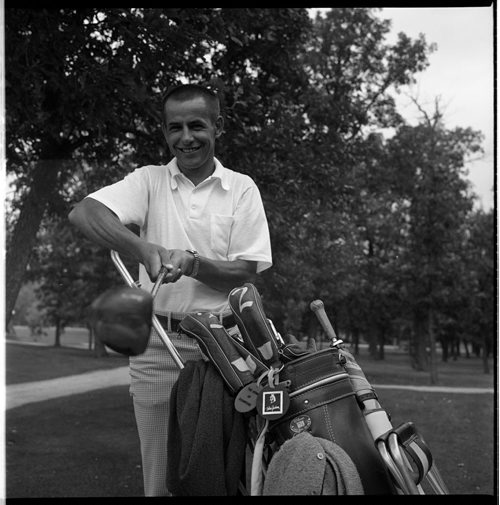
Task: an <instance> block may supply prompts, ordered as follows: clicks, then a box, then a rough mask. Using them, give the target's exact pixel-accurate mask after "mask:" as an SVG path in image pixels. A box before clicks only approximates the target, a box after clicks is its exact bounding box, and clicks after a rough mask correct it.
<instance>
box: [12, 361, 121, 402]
mask: <svg viewBox="0 0 500 505" xmlns="http://www.w3.org/2000/svg"><path fill="white" fill-rule="evenodd" d="M128 383H129V369H128V366H123V367H119V368H113V369H111V370H97V371H94V372H87V373H82V374H78V375H70V376H68V377H59V378H57V379H49V380H44V381H37V382H23V383H21V384H12V385H10V386H6V388H5V389H6V409H7V410H8V409H13V408H15V407H20V406H22V405H26V404H28V403H35V402H42V401H45V400H52V399H53V398H59V397H61V396H69V395H76V394H79V393H85V392H87V391H91V390H93V389H101V388H108V387H112V386H124V385H127V384H128Z"/></svg>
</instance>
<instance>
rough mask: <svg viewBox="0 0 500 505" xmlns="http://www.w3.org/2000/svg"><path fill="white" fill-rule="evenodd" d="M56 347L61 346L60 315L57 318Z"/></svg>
mask: <svg viewBox="0 0 500 505" xmlns="http://www.w3.org/2000/svg"><path fill="white" fill-rule="evenodd" d="M54 347H61V320H60V319H59V318H58V317H57V318H56V335H55V341H54Z"/></svg>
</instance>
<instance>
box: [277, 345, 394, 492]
mask: <svg viewBox="0 0 500 505" xmlns="http://www.w3.org/2000/svg"><path fill="white" fill-rule="evenodd" d="M279 376H280V381H288V380H289V381H290V384H291V385H290V387H289V390H288V393H289V399H290V406H289V407H288V410H287V412H286V414H285V415H284V416H283V417H282V418H280V419H278V420H276V421H271V422H270V425H269V436H270V437H271V438H272V439H274V440H275V441H276V443H277V444H278V446H279V445H281V444H282V443H283V442H285V441H286V440H287V439H290V438H292V437H293V436H294V435H296V434H298V433H300V432H302V431H305V430H307V431H309V432H310V433H311V434H312V435H314V436H316V437H321V438H324V439H327V440H331V441H332V442H335V443H336V444H338V445H339V446H340V447H341V448H342V449H344V450H345V451H346V453H347V454H348V455H349V456H350V457H351V459H352V461H353V462H354V464H355V465H356V468H357V470H358V473H359V476H360V478H361V482H362V484H363V488H364V492H365V494H395V488H394V485H393V483H392V480H391V478H390V475H389V473H388V471H387V469H386V466H385V464H384V462H383V461H382V459H381V457H380V454H379V452H378V451H377V449H376V447H375V444H374V443H373V437H372V436H371V434H370V431H369V430H368V427H367V425H366V422H365V420H364V417H363V414H362V412H361V409H360V406H359V404H358V402H357V400H356V395H355V393H354V391H353V389H352V386H351V383H350V381H349V376H348V374H347V372H346V371H345V369H344V368H343V366H342V365H341V363H340V361H339V353H338V350H337V349H335V348H328V349H324V350H322V351H317V352H314V353H311V354H308V355H305V356H303V357H301V358H298V359H295V360H293V361H290V362H289V363H287V364H286V365H285V366H284V367H283V369H282V370H281V372H280V375H279Z"/></svg>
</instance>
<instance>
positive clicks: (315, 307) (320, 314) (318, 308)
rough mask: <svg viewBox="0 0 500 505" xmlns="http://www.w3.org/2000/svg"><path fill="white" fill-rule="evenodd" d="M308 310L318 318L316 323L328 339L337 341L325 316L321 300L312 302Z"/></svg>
mask: <svg viewBox="0 0 500 505" xmlns="http://www.w3.org/2000/svg"><path fill="white" fill-rule="evenodd" d="M310 308H311V310H312V311H313V312H314V313H315V314H316V317H317V318H318V321H319V323H320V324H321V327H322V328H323V330H325V333H326V334H327V336H328V338H330V339H331V340H337V335H336V334H335V330H334V329H333V326H332V324H331V323H330V320H329V319H328V316H327V315H326V312H325V305H324V304H323V302H322V301H321V300H314V301H313V302H311V305H310Z"/></svg>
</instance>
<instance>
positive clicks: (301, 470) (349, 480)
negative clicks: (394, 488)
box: [262, 432, 364, 495]
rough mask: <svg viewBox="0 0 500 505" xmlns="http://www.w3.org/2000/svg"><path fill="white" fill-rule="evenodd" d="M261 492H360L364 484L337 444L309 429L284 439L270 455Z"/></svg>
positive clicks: (275, 493) (283, 493) (296, 493)
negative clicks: (313, 433) (317, 435)
mask: <svg viewBox="0 0 500 505" xmlns="http://www.w3.org/2000/svg"><path fill="white" fill-rule="evenodd" d="M262 494H263V495H361V494H364V491H363V485H362V483H361V479H360V477H359V473H358V470H357V469H356V466H355V465H354V463H353V461H352V459H351V458H350V457H349V455H348V454H347V453H346V452H345V451H344V449H342V448H341V447H340V446H339V445H337V444H335V443H334V442H331V441H330V440H326V439H324V438H320V437H314V436H313V435H311V434H310V433H308V432H302V433H299V434H298V435H296V436H295V437H293V438H291V439H289V440H287V441H286V442H285V443H284V444H283V445H282V446H281V447H280V449H279V450H278V451H277V452H276V453H275V454H274V455H273V457H272V458H271V461H270V463H269V466H268V468H267V473H266V477H265V481H264V487H263V493H262Z"/></svg>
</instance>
